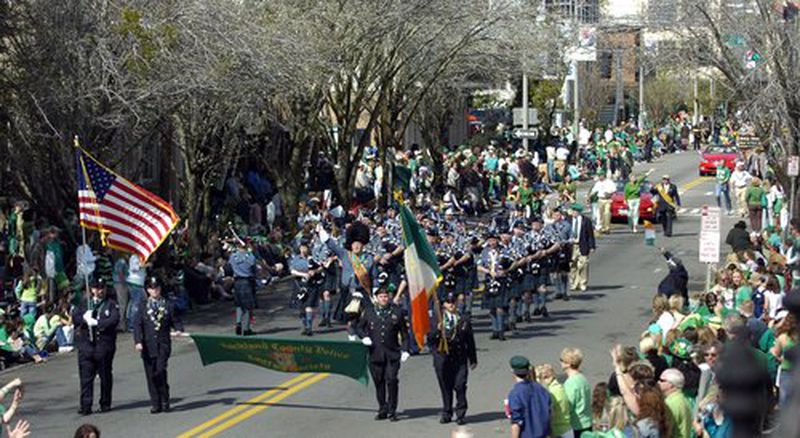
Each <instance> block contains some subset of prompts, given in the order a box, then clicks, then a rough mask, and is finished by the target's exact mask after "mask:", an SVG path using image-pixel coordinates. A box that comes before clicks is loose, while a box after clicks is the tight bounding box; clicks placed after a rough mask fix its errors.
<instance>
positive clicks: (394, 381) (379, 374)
mask: <svg viewBox="0 0 800 438" xmlns="http://www.w3.org/2000/svg"><path fill="white" fill-rule="evenodd" d="M357 332H358V333H359V334H360V335H361V337H362V339H361V342H362V343H363V344H364V345H366V346H368V347H369V371H370V374H371V375H372V381H373V382H375V395H376V397H377V399H378V415H376V416H375V419H376V420H384V419H386V418H389V420H390V421H397V401H398V393H399V380H398V373H399V372H400V363H401V362H405V361H406V360H408V357H409V354H408V352H406V351H405V350H403V348H404V347H405V345H406V334H407V333H408V325H407V323H406V318H405V316H404V314H403V311H402V310H401V309H400V307H398V306H397V305H395V304H393V303H391V302H390V301H389V291H388V289H387V288H384V287H382V288H380V289H378V290H377V291H376V292H375V305H374V306H369V307H367V308H366V310H365V311H364V313H363V315H362V316H361V319H360V320H359V322H358V327H357Z"/></svg>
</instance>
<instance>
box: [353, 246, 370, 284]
mask: <svg viewBox="0 0 800 438" xmlns="http://www.w3.org/2000/svg"><path fill="white" fill-rule="evenodd" d="M350 264H351V265H352V266H353V272H354V273H355V274H356V279H358V283H359V284H360V285H361V287H362V288H363V289H364V292H366V293H368V294H371V293H372V283H371V282H370V280H369V273H368V272H367V268H366V267H364V264H363V263H361V260H359V259H358V257H356V256H355V255H353V254H352V253H350Z"/></svg>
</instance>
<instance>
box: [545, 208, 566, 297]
mask: <svg viewBox="0 0 800 438" xmlns="http://www.w3.org/2000/svg"><path fill="white" fill-rule="evenodd" d="M570 228H571V225H570V221H569V220H567V219H566V217H565V216H564V212H563V211H562V210H560V209H555V210H553V222H552V223H551V224H548V225H546V226H545V229H546V230H549V231H550V234H551V235H552V236H553V237H554V239H555V241H556V242H557V243H558V244H559V249H558V252H556V253H555V254H553V256H552V264H551V267H552V269H551V271H550V273H551V274H552V278H553V285H554V287H555V292H556V295H555V298H556V299H563V300H564V301H569V264H570V258H571V257H572V252H571V251H572V245H571V244H570V232H571V230H570Z"/></svg>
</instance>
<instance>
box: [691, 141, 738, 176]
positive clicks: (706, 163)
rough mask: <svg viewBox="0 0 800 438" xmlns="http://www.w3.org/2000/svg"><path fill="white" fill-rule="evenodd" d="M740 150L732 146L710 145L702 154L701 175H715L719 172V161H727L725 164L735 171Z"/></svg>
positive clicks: (699, 168) (699, 167)
mask: <svg viewBox="0 0 800 438" xmlns="http://www.w3.org/2000/svg"><path fill="white" fill-rule="evenodd" d="M738 157H739V150H738V149H737V148H736V147H731V146H709V147H707V148H706V149H705V150H704V151H703V152H702V153H701V154H700V164H699V165H698V167H697V168H698V173H700V176H715V175H716V174H717V161H719V160H723V161H725V165H726V166H728V169H730V170H731V172H733V170H734V169H735V168H736V160H737V158H738Z"/></svg>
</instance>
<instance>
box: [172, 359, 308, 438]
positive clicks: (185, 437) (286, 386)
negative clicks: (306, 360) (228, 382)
mask: <svg viewBox="0 0 800 438" xmlns="http://www.w3.org/2000/svg"><path fill="white" fill-rule="evenodd" d="M313 375H314V374H312V373H303V374H300V375H299V376H296V377H294V378H292V379H289V380H287V381H285V382H283V383H281V384H279V385H278V386H277V387H275V388H272V389H270V390H269V391H265V392H263V393H261V394H259V395H257V396H255V397H253V398H251V399H250V400H247V401H246V402H244V403H242V404H240V405H239V406H236V407H235V408H231V409H228V410H227V411H225V412H223V413H222V414H220V415H218V416H216V417H214V418H212V419H210V420H208V421H206V422H205V423H203V424H201V425H199V426H196V427H193V428H192V429H190V430H187V431H186V432H184V433H182V434H180V435H178V437H177V438H189V437H192V436H195V435H196V434H198V433H200V432H202V431H204V430H206V429H208V428H209V427H212V426H214V425H215V424H217V423H219V422H220V421H223V420H225V419H226V418H229V417H232V416H234V415H236V414H239V413H241V412H243V411H246V410H248V409H250V408H251V407H252V404H253V403H260V402H262V401H264V400H266V399H268V398H270V397H272V396H274V395H276V394H278V393H280V392H282V391H289V390H291V389H292V386H293V385H295V384H297V383H300V382H302V381H303V380H307V379H308V378H309V377H311V376H313Z"/></svg>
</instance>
